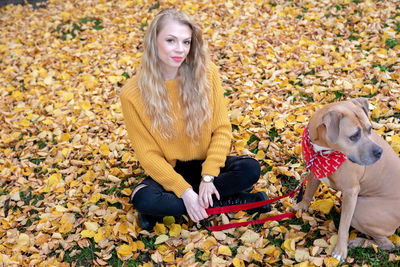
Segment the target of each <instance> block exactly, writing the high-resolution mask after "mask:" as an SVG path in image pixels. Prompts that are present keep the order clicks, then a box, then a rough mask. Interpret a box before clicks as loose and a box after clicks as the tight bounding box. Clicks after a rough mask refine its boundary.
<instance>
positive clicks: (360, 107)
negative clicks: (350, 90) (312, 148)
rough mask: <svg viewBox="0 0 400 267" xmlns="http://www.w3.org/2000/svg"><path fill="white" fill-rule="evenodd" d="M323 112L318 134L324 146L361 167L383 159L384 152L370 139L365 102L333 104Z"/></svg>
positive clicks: (358, 99)
mask: <svg viewBox="0 0 400 267" xmlns="http://www.w3.org/2000/svg"><path fill="white" fill-rule="evenodd" d="M320 112H322V113H321V114H320V115H319V117H320V120H319V123H318V124H319V125H318V126H317V129H316V134H317V135H318V137H317V139H320V140H321V141H323V144H324V145H326V146H328V147H329V148H331V149H334V150H337V151H340V152H342V153H344V154H345V155H346V156H347V158H348V159H349V160H351V161H352V162H354V163H356V164H359V165H364V166H365V165H370V164H373V163H375V162H376V161H378V160H379V159H380V158H381V156H382V148H381V147H380V146H378V145H377V144H376V143H375V142H374V141H373V140H372V138H371V133H372V126H371V123H370V121H369V119H368V101H367V100H366V99H365V98H357V99H352V100H350V101H344V102H338V103H335V104H331V105H329V107H327V108H326V109H321V110H320Z"/></svg>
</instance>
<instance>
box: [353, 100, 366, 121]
mask: <svg viewBox="0 0 400 267" xmlns="http://www.w3.org/2000/svg"><path fill="white" fill-rule="evenodd" d="M351 101H352V102H353V103H354V104H356V105H358V106H360V107H361V108H362V110H363V111H364V113H365V115H367V117H368V108H369V104H368V100H367V99H366V98H363V97H359V98H354V99H352V100H351Z"/></svg>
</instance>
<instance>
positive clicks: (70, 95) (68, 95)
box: [63, 92, 74, 101]
mask: <svg viewBox="0 0 400 267" xmlns="http://www.w3.org/2000/svg"><path fill="white" fill-rule="evenodd" d="M63 97H64V99H65V100H66V101H70V100H71V99H72V98H74V93H72V92H64V93H63Z"/></svg>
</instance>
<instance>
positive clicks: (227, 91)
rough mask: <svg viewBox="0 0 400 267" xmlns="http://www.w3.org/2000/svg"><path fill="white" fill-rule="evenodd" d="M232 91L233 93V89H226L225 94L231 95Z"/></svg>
mask: <svg viewBox="0 0 400 267" xmlns="http://www.w3.org/2000/svg"><path fill="white" fill-rule="evenodd" d="M231 93H232V91H229V90H225V92H224V96H230V95H231Z"/></svg>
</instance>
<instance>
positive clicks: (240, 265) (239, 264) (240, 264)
mask: <svg viewBox="0 0 400 267" xmlns="http://www.w3.org/2000/svg"><path fill="white" fill-rule="evenodd" d="M232 264H233V266H234V267H245V265H244V261H243V260H242V259H239V258H237V257H235V258H234V259H233V261H232Z"/></svg>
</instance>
